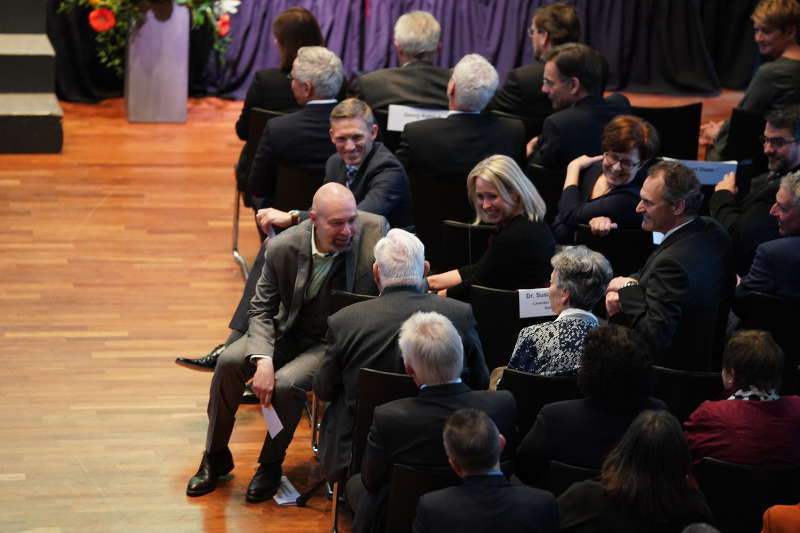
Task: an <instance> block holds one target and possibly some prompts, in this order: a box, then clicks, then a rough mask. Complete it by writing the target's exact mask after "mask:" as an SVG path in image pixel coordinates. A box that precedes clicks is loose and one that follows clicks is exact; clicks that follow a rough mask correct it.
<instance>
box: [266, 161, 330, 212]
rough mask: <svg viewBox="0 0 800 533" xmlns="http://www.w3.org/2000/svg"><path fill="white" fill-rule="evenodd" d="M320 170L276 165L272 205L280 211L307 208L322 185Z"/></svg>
mask: <svg viewBox="0 0 800 533" xmlns="http://www.w3.org/2000/svg"><path fill="white" fill-rule="evenodd" d="M322 177H323V176H322V172H320V171H319V170H307V169H302V168H296V167H287V166H284V165H278V169H277V173H276V180H275V182H276V183H275V201H274V202H273V206H272V207H275V208H276V209H280V210H282V211H289V210H291V209H309V208H310V207H311V200H312V199H313V198H314V193H315V192H317V189H319V188H320V186H321V185H322V181H323V179H322Z"/></svg>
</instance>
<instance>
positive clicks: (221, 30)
mask: <svg viewBox="0 0 800 533" xmlns="http://www.w3.org/2000/svg"><path fill="white" fill-rule="evenodd" d="M229 31H231V16H230V15H228V14H227V13H223V15H222V16H221V17H220V18H219V23H217V33H218V34H219V36H220V37H225V36H226V35H228V32H229Z"/></svg>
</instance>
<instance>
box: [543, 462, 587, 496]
mask: <svg viewBox="0 0 800 533" xmlns="http://www.w3.org/2000/svg"><path fill="white" fill-rule="evenodd" d="M599 475H600V471H599V470H595V469H593V468H584V467H582V466H575V465H568V464H566V463H562V462H561V461H555V460H553V459H551V460H550V462H549V463H548V464H547V472H546V473H545V477H544V484H543V486H542V488H543V489H545V490H547V491H550V492H552V493H553V496H555V497H556V498H558V497H559V496H561V494H562V493H563V492H564V491H566V490H567V489H568V488H569V487H570V485H572V484H573V483H577V482H579V481H584V480H586V479H592V478H595V477H597V476H599Z"/></svg>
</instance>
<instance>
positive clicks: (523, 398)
mask: <svg viewBox="0 0 800 533" xmlns="http://www.w3.org/2000/svg"><path fill="white" fill-rule="evenodd" d="M497 388H498V390H507V391H509V392H511V394H513V395H514V399H515V400H516V401H517V429H518V432H519V435H520V437H524V436H525V435H527V434H528V431H530V429H531V427H533V423H534V422H536V416H537V415H538V414H539V410H540V409H541V408H542V407H543V406H545V405H547V404H548V403H553V402H560V401H562V400H574V399H577V398H583V394H581V392H580V390H579V389H578V380H577V377H576V376H543V375H541V374H531V373H530V372H522V371H521V370H514V369H511V368H506V369H505V371H503V377H502V378H501V379H500V384H499V385H498V386H497Z"/></svg>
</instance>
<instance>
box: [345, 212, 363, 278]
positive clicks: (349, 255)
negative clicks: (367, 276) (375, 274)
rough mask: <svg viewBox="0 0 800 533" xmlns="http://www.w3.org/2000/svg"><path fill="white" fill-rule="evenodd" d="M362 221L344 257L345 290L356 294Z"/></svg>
mask: <svg viewBox="0 0 800 533" xmlns="http://www.w3.org/2000/svg"><path fill="white" fill-rule="evenodd" d="M360 222H361V221H359V224H358V226H359V229H358V231H356V234H355V235H353V242H352V243H350V248H349V249H348V250H347V252H346V255H345V257H344V269H345V289H346V290H348V291H350V292H354V288H355V286H356V270H357V269H358V256H359V249H360V247H361V223H360Z"/></svg>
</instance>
